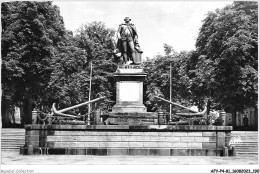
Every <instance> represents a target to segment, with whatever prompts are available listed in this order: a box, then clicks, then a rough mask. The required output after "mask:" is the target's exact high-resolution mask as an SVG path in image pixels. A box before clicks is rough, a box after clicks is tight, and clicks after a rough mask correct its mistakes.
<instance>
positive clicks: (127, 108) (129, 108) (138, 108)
mask: <svg viewBox="0 0 260 174" xmlns="http://www.w3.org/2000/svg"><path fill="white" fill-rule="evenodd" d="M112 112H113V113H119V112H121V113H125V112H141V113H142V112H147V109H146V107H145V106H144V105H143V104H139V105H131V104H125V105H124V104H116V105H114V106H113V108H112Z"/></svg>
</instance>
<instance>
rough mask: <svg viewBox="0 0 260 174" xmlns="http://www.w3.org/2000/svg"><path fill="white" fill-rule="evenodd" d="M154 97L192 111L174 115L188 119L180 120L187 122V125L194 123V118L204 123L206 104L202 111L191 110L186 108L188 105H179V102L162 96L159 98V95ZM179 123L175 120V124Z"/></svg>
mask: <svg viewBox="0 0 260 174" xmlns="http://www.w3.org/2000/svg"><path fill="white" fill-rule="evenodd" d="M155 98H156V99H159V100H162V101H164V102H166V103H170V104H172V105H175V106H178V107H180V108H182V109H186V110H188V111H190V112H192V113H175V115H177V116H179V117H184V120H187V119H188V121H184V122H182V123H186V124H187V123H188V124H189V125H191V124H194V121H195V120H199V122H200V124H201V123H202V122H204V123H205V120H206V118H205V113H206V112H207V106H206V105H205V107H204V110H203V111H201V112H197V111H194V110H192V109H190V108H188V107H185V106H182V105H180V104H177V103H174V102H171V101H169V100H166V99H163V98H161V97H158V96H155ZM198 117H199V119H198ZM179 123H180V122H176V124H179Z"/></svg>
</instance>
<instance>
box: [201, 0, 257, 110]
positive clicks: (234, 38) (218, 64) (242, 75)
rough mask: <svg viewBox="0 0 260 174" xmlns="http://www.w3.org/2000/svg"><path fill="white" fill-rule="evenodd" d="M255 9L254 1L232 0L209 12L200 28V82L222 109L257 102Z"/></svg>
mask: <svg viewBox="0 0 260 174" xmlns="http://www.w3.org/2000/svg"><path fill="white" fill-rule="evenodd" d="M257 11H258V6H257V2H253V1H250V2H249V1H241V2H234V3H233V4H232V5H228V6H226V7H225V8H223V9H220V10H219V9H218V10H216V11H215V12H210V13H209V14H208V15H207V17H206V18H205V20H204V22H203V25H202V27H201V29H200V33H199V36H198V38H197V42H196V47H197V51H198V53H199V55H206V57H204V61H203V62H202V63H204V64H205V63H206V64H207V65H208V66H207V65H205V66H207V69H208V70H206V71H204V72H205V73H204V74H203V75H202V78H201V81H200V82H202V81H203V80H204V81H205V80H206V81H205V82H206V83H205V85H203V86H204V87H205V88H207V89H208V90H210V92H211V94H210V95H211V96H212V97H214V99H215V101H216V102H219V103H220V105H221V107H222V108H223V109H228V110H236V111H242V110H243V109H244V108H245V107H252V106H255V105H256V103H257V71H258V70H257V64H258V55H257V51H258V48H257V47H258V43H257V41H258V33H257V30H258V21H257V18H258V14H257ZM199 65H202V64H201V63H198V66H199ZM209 67H210V68H209ZM197 69H198V68H197ZM196 79H198V75H197V77H196ZM206 86H207V87H206Z"/></svg>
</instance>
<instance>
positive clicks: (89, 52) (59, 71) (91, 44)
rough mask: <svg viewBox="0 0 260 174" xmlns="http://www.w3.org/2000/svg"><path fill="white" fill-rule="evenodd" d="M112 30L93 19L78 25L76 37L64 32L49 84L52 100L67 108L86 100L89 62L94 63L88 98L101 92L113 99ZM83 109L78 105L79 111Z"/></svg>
mask: <svg viewBox="0 0 260 174" xmlns="http://www.w3.org/2000/svg"><path fill="white" fill-rule="evenodd" d="M114 33H115V31H114V30H112V29H109V28H106V26H105V24H104V23H102V22H92V23H88V24H86V25H83V26H82V27H80V28H79V29H78V30H77V32H76V34H75V36H72V34H69V33H67V35H66V38H65V40H64V41H63V45H62V46H60V47H59V54H57V56H56V57H55V59H53V64H52V65H53V69H54V71H53V73H52V75H51V80H50V83H49V89H50V93H51V94H53V95H52V96H51V98H52V101H53V102H57V103H59V104H60V107H62V108H64V107H68V106H71V105H75V104H78V103H82V102H86V101H88V99H89V87H90V86H89V85H90V83H89V82H90V62H92V64H93V75H92V90H91V100H92V99H94V98H98V97H100V96H101V95H105V96H107V97H108V99H109V101H111V100H113V98H115V96H114V94H113V92H112V91H115V88H114V81H113V72H115V70H116V68H117V65H116V63H114V59H113V58H114V57H113V55H114V54H113V50H114V45H113V42H112V37H113V36H114ZM86 110H87V109H86V107H85V108H79V112H81V113H82V114H83V113H84V112H86Z"/></svg>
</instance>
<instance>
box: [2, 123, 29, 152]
mask: <svg viewBox="0 0 260 174" xmlns="http://www.w3.org/2000/svg"><path fill="white" fill-rule="evenodd" d="M24 144H25V129H24V128H2V129H1V149H2V151H19V150H20V147H21V146H23V145H24Z"/></svg>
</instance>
